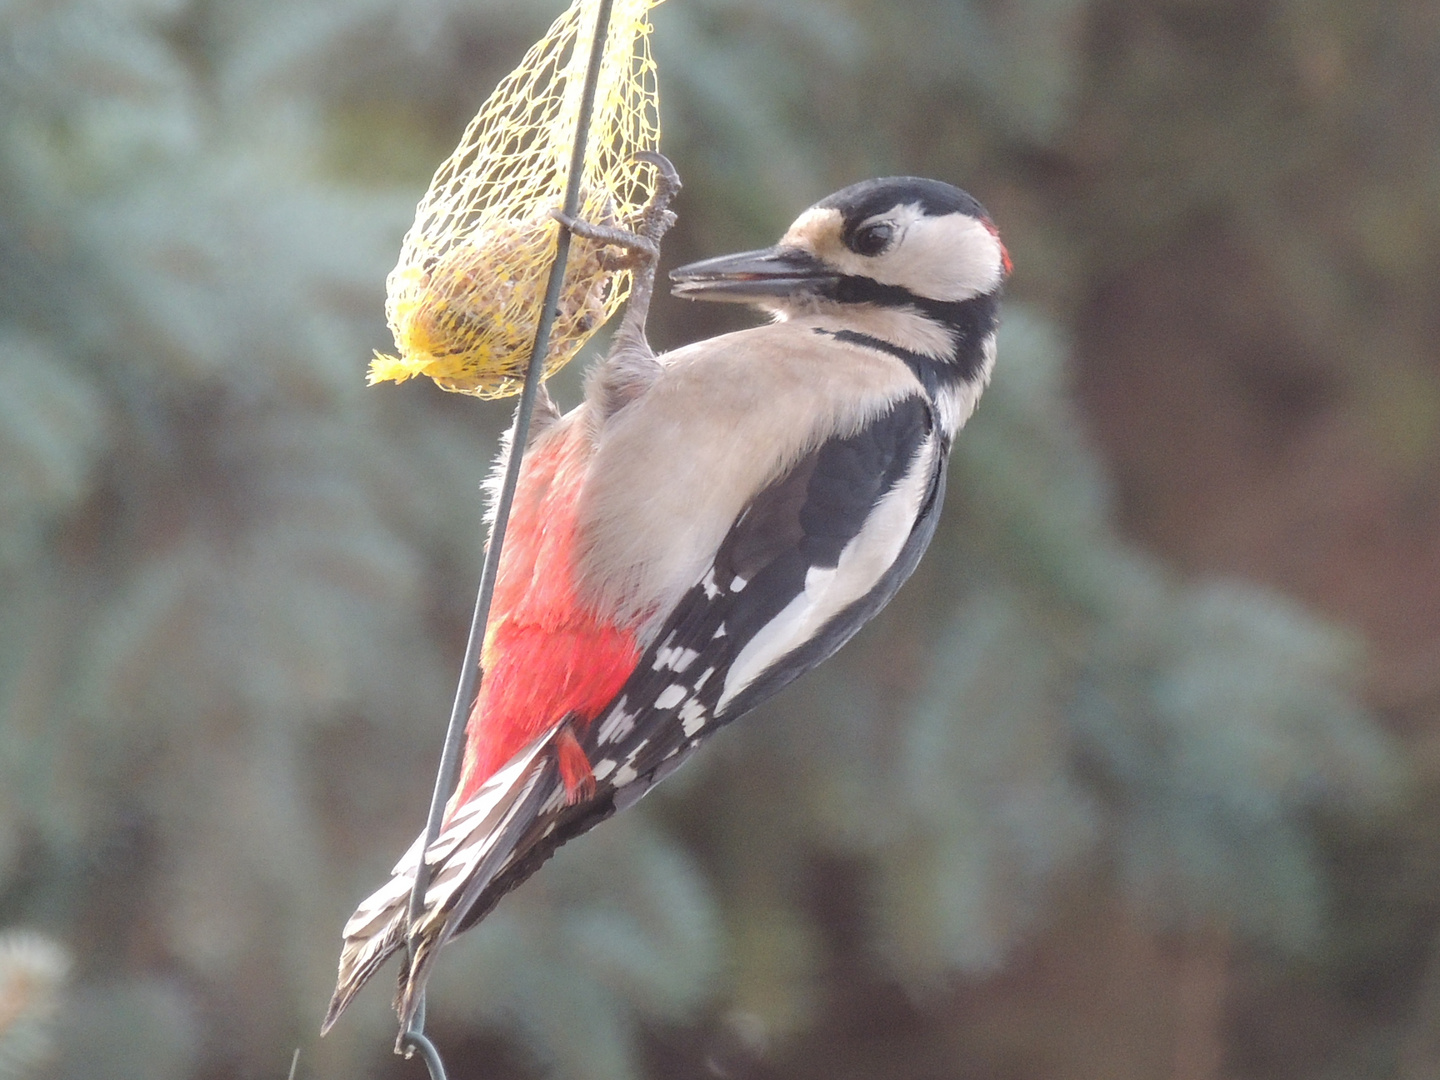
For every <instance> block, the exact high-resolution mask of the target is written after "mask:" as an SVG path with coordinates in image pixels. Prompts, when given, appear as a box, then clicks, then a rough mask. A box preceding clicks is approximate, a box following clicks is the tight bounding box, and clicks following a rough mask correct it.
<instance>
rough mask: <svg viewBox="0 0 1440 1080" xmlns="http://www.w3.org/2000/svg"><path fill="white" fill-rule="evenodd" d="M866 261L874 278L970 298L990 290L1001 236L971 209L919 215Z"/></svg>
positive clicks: (999, 271) (936, 295)
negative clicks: (887, 247) (969, 211)
mask: <svg viewBox="0 0 1440 1080" xmlns="http://www.w3.org/2000/svg"><path fill="white" fill-rule="evenodd" d="M906 209H907V210H908V209H911V208H910V207H906ZM867 261H868V262H869V264H870V269H869V275H868V276H870V277H872V278H874V279H875V280H876V281H878V282H880V283H881V284H883V285H899V286H902V287H904V288H906V289H909V290H910V291H911V292H913V293H916V294H917V295H919V296H925V297H928V298H930V299H932V300H947V301H959V300H968V299H970V298H971V297H972V296H980V295H981V294H982V293H988V292H990V291H992V290H993V289H994V288H995V287H996V286H997V285H999V284H1000V280H1001V278H1002V277H1003V276H1004V272H1005V271H1004V262H1005V253H1004V249H1003V248H1002V247H1001V246H1000V238H999V237H997V236H996V235H995V234H994V233H993V232H991V231H990V229H989V228H987V227H986V225H985V223H984V222H982V221H980V220H979V219H978V218H973V217H971V216H970V215H969V214H946V215H945V216H944V217H933V218H932V217H924V216H917V217H915V218H914V220H912V221H911V222H910V223H909V224H907V225H906V226H905V231H904V235H903V236H902V237H901V239H900V242H899V243H897V244H896V245H895V246H894V247H893V248H891V249H890V250H889V251H887V252H886V253H885V254H883V255H879V256H877V257H876V258H873V259H870V260H867Z"/></svg>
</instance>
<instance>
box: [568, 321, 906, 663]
mask: <svg viewBox="0 0 1440 1080" xmlns="http://www.w3.org/2000/svg"><path fill="white" fill-rule="evenodd" d="M661 359H662V361H663V362H664V368H663V372H662V374H661V375H660V377H659V378H657V380H656V381H655V383H654V384H653V385H652V386H651V387H650V388H649V390H648V391H647V392H646V393H645V395H644V396H643V397H641V398H640V399H638V400H636V401H635V402H633V403H632V404H630V405H628V406H626V407H625V408H624V409H622V410H620V411H619V412H618V413H617V414H616V415H615V416H614V418H613V419H612V420H611V421H609V422H607V423H606V425H605V427H604V429H603V430H602V431H601V432H600V433H599V435H598V439H597V445H596V456H595V460H594V464H593V466H592V469H591V472H590V480H589V482H588V483H587V485H586V488H585V491H584V494H583V495H582V502H581V505H580V507H579V511H580V525H579V530H578V531H579V535H580V537H581V540H580V545H581V546H580V550H579V552H578V560H577V571H578V577H579V583H580V587H581V589H582V591H583V592H584V594H585V598H586V600H587V601H588V602H590V603H592V604H593V605H594V606H595V607H596V609H597V610H600V611H604V612H606V613H607V614H609V615H611V616H612V617H614V618H616V619H617V620H619V621H622V622H624V621H629V620H630V619H632V618H640V619H642V620H643V619H645V616H646V613H652V612H653V613H659V615H658V617H663V613H665V612H669V611H672V610H674V608H675V605H676V604H677V603H678V602H679V600H680V598H681V596H682V595H683V594H684V593H685V591H686V590H688V589H689V588H691V586H693V585H694V584H695V583H696V581H697V580H698V579H699V577H700V576H701V575H702V573H703V572H704V570H705V568H706V566H707V564H708V563H709V561H710V558H711V556H712V555H713V554H714V552H715V550H716V548H717V546H718V545H720V543H721V542H722V541H723V540H724V538H725V535H726V532H727V530H729V529H730V527H731V525H732V523H733V522H734V521H735V520H736V517H737V516H738V515H739V514H740V513H741V512H742V511H744V510H745V508H746V506H747V504H748V502H749V500H750V499H751V497H752V496H753V495H754V493H755V492H756V491H760V490H762V489H765V488H766V487H767V486H769V485H771V484H772V483H774V482H776V481H777V480H778V479H780V478H781V477H783V476H785V475H787V474H788V473H789V472H790V470H791V469H793V468H795V467H797V465H798V464H799V463H800V462H802V460H804V459H805V458H806V457H807V455H810V454H811V453H813V452H814V451H815V450H816V449H817V447H818V446H819V445H820V443H821V442H823V441H824V440H825V439H827V438H830V437H833V436H841V437H848V436H851V435H854V434H856V433H857V432H859V431H861V430H862V429H863V428H865V427H866V426H867V425H869V424H870V423H872V422H873V421H874V420H876V419H877V418H878V417H880V416H882V415H884V414H886V413H887V412H888V410H889V409H890V407H891V405H892V403H894V402H896V401H898V400H900V399H902V398H906V397H908V396H910V395H912V394H914V393H915V391H916V389H917V387H916V384H915V380H914V377H913V376H912V375H911V374H910V372H909V371H908V370H907V369H906V368H905V366H904V364H902V363H900V362H897V361H896V360H895V359H894V358H893V357H891V356H888V355H886V354H884V353H881V352H878V351H875V350H868V349H861V348H836V346H835V342H834V341H833V340H830V339H827V338H822V337H819V336H817V335H816V334H814V333H813V332H811V331H810V330H808V329H806V328H804V327H800V326H794V325H785V324H780V325H773V326H763V327H755V328H753V329H751V330H744V331H740V332H739V333H735V334H727V335H724V336H722V337H719V338H713V339H711V340H709V341H706V342H702V343H700V344H699V345H697V346H694V347H691V348H687V349H681V350H678V351H677V352H675V353H673V354H670V355H668V356H666V357H662V358H661ZM637 522H643V523H644V525H645V527H644V528H636V523H637ZM658 617H657V618H656V619H652V620H648V621H645V623H644V625H643V626H642V628H641V638H642V640H643V641H645V642H646V643H647V644H648V643H649V642H650V641H651V640H653V637H654V634H655V633H656V632H658V630H659V622H658Z"/></svg>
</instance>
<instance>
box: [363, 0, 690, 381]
mask: <svg viewBox="0 0 1440 1080" xmlns="http://www.w3.org/2000/svg"><path fill="white" fill-rule="evenodd" d="M659 2H661V0H614V7H613V9H612V11H611V14H610V25H609V30H608V32H607V34H606V38H605V48H604V54H603V58H602V60H601V64H600V74H599V81H598V83H597V84H596V90H595V108H594V110H593V112H592V114H591V121H590V124H591V126H590V133H589V137H588V139H587V144H586V152H585V165H584V170H583V175H582V177H581V185H580V208H579V216H580V217H581V218H583V219H585V220H587V221H590V222H594V223H596V224H600V225H616V226H620V227H623V228H631V227H633V225H634V224H635V223H636V222H637V220H638V212H639V211H640V209H641V208H642V207H643V206H644V204H645V202H646V200H648V199H649V198H650V195H651V194H652V193H653V191H654V186H655V178H656V171H655V167H654V166H653V165H651V164H648V163H645V162H637V161H636V160H635V159H634V157H635V154H636V153H638V152H640V151H642V150H655V149H657V148H658V147H659V144H660V118H659V113H658V96H657V87H656V72H655V63H654V61H653V60H652V59H651V57H650V38H649V34H650V29H651V27H650V23H649V19H648V13H649V10H650V9H651V8H652V7H654V6H655V5H656V4H657V3H659ZM599 7H600V3H599V0H575V2H574V3H573V4H571V5H570V8H569V10H568V11H566V12H565V13H564V14H563V15H561V16H560V18H559V19H557V20H556V21H555V23H554V25H552V26H551V27H550V29H549V30H548V31H547V32H546V34H545V36H544V37H543V38H542V39H541V40H540V41H538V42H536V44H535V45H533V46H532V47H531V48H530V51H529V52H528V53H526V54H525V59H524V60H522V61H521V63H520V66H519V67H518V68H516V69H515V70H514V71H513V72H511V73H510V74H509V75H508V76H506V78H505V79H504V80H503V81H502V82H501V83H500V85H499V86H497V87H496V88H495V92H494V93H493V94H491V95H490V99H489V100H488V101H486V102H485V105H484V106H483V107H482V108H481V110H480V112H479V114H478V115H477V116H476V117H475V119H473V120H471V121H470V124H469V126H468V127H466V129H465V134H464V136H462V138H461V140H460V145H459V146H458V147H456V149H455V152H454V153H453V154H451V155H450V157H449V158H448V159H447V160H446V161H445V163H444V164H442V165H441V166H440V168H439V170H438V171H437V172H436V173H435V178H434V179H433V180H432V181H431V182H430V190H429V191H427V192H426V193H425V197H424V198H423V199H421V200H420V205H419V206H418V207H417V208H416V211H415V224H413V225H412V226H411V227H410V231H409V232H408V233H406V234H405V240H404V243H403V244H402V245H401V248H400V261H399V262H398V263H397V264H396V266H395V269H394V270H392V271H391V272H390V275H389V277H387V278H386V279H385V289H386V301H385V316H386V319H387V321H388V322H389V324H390V331H391V333H392V334H394V336H395V348H396V350H397V352H398V355H397V356H387V355H385V354H383V353H379V352H377V353H376V354H375V359H374V360H373V361H372V362H371V364H370V377H369V381H370V383H371V384H372V385H373V384H375V383H377V382H384V381H387V380H393V381H395V382H404V381H405V380H406V379H408V378H410V377H411V376H414V375H428V376H429V377H430V378H432V379H434V380H435V382H436V383H437V384H438V385H439V386H441V387H442V388H444V389H446V390H454V391H458V392H460V393H467V394H474V395H476V396H477V397H483V398H495V397H504V396H506V395H508V394H515V393H518V392H519V391H520V387H521V383H522V381H523V379H524V375H525V367H526V364H527V363H528V362H529V359H530V350H531V347H532V346H533V344H534V338H535V328H536V325H537V324H538V322H539V320H540V307H541V301H542V300H543V299H544V294H545V284H546V279H547V277H548V276H549V273H550V266H551V263H552V262H553V260H554V256H555V243H556V238H557V236H558V233H559V229H560V226H559V224H558V223H557V222H555V221H554V220H553V219H552V218H550V216H549V212H550V211H551V210H554V209H559V208H560V206H561V204H562V201H563V199H564V192H565V182H566V180H567V175H566V174H567V173H568V172H569V168H570V156H571V154H572V153H573V150H574V143H575V129H576V126H577V125H578V123H579V120H580V103H581V101H580V99H581V91H582V87H583V85H584V81H585V68H586V65H587V64H588V62H589V58H590V55H589V54H590V48H591V43H592V41H593V40H594V32H595V24H596V17H597V12H598V9H599ZM604 250H605V245H603V244H599V243H595V242H593V241H590V240H586V239H584V238H582V237H579V236H576V237H574V238H573V240H572V243H571V247H570V259H569V263H568V265H567V269H566V272H565V279H564V284H563V286H562V287H561V291H560V303H559V315H558V317H557V318H556V320H555V324H554V328H553V330H552V331H551V336H550V348H549V352H548V353H547V354H546V356H545V361H544V374H545V375H546V376H549V375H551V374H553V373H554V372H556V371H557V370H559V369H560V368H561V367H563V366H564V365H565V363H566V362H567V361H569V360H570V359H571V357H573V356H574V355H575V353H576V352H577V351H578V350H579V348H580V346H581V345H583V344H584V343H585V341H586V340H587V339H588V338H589V337H590V335H591V334H592V333H594V332H595V331H596V330H597V329H599V328H600V326H601V325H602V324H603V323H604V322H605V321H606V320H607V319H609V318H610V316H612V315H613V314H615V312H616V311H617V310H618V309H619V307H620V305H621V303H623V302H624V300H625V297H626V296H628V295H629V292H630V284H631V275H630V271H628V270H615V271H612V270H609V269H607V268H606V266H605V264H604V262H603V261H602V253H603V252H604Z"/></svg>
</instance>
